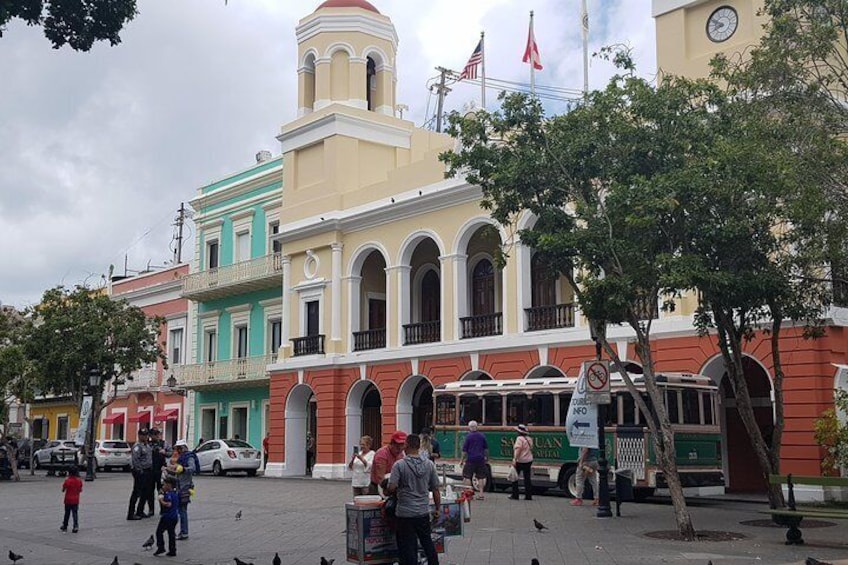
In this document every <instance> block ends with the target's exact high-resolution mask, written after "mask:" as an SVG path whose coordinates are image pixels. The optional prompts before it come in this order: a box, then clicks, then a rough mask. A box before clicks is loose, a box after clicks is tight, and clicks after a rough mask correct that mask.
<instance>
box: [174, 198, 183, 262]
mask: <svg viewBox="0 0 848 565" xmlns="http://www.w3.org/2000/svg"><path fill="white" fill-rule="evenodd" d="M184 223H185V204H184V203H182V202H180V209H179V210H178V211H177V248H176V249H174V260H175V261H174V262H175V264H177V265H179V264H180V263H182V259H183V224H184Z"/></svg>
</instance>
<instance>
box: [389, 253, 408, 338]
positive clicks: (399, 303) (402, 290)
mask: <svg viewBox="0 0 848 565" xmlns="http://www.w3.org/2000/svg"><path fill="white" fill-rule="evenodd" d="M386 271H387V272H389V273H390V274H389V276H390V277H391V275H392V274H394V275H395V277H396V279H397V281H396V282H397V284H396V285H392V284H390V285H389V286H390V287H392V286H394V287H396V288H397V293H398V294H397V297H396V300H395V305H396V307H397V311H398V324H397V328H396V331H395V332H393V334H394V336H395V343H394V345H397V346H400V345H403V326H404V325H405V324H409V323H411V321H412V308H411V306H410V303H411V296H412V284H411V283H410V274H411V272H412V266H410V265H395V266H394V267H386ZM386 300H388V297H386Z"/></svg>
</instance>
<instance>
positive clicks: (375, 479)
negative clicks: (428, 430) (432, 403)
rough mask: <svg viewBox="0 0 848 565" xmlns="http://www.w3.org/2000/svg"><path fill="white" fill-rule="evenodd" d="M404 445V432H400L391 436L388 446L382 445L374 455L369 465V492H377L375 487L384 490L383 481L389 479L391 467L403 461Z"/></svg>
mask: <svg viewBox="0 0 848 565" xmlns="http://www.w3.org/2000/svg"><path fill="white" fill-rule="evenodd" d="M405 445H406V432H402V431H400V430H398V431H396V432H395V433H393V434H392V437H391V440H389V443H388V445H384V446H383V447H381V448H380V449H378V450H377V452H376V453H374V461H373V462H372V463H371V490H372V491H373V492H378V490H377V487H378V486H380V487H382V488H384V489H385V486H384V483H383V481H385V480H386V479H387V478H388V477H389V473H391V472H392V467H393V466H394V464H395V463H396V462H397V461H400V460H401V459H403V448H404V446H405Z"/></svg>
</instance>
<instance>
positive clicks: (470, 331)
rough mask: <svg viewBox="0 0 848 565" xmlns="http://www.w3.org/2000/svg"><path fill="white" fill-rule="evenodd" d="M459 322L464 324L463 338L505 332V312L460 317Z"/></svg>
mask: <svg viewBox="0 0 848 565" xmlns="http://www.w3.org/2000/svg"><path fill="white" fill-rule="evenodd" d="M459 323H460V325H461V326H462V339H468V338H472V337H486V336H489V335H501V334H502V333H503V314H501V313H500V312H496V313H494V314H482V315H480V316H468V317H466V318H460V319H459Z"/></svg>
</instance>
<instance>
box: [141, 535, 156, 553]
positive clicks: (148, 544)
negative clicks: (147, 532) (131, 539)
mask: <svg viewBox="0 0 848 565" xmlns="http://www.w3.org/2000/svg"><path fill="white" fill-rule="evenodd" d="M153 543H154V539H153V535H151V536H150V537H149V538H147V541H146V542H144V543H143V544H141V547H142V548H143V549H144V551H147V550H148V549H150V548H151V547H153Z"/></svg>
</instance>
